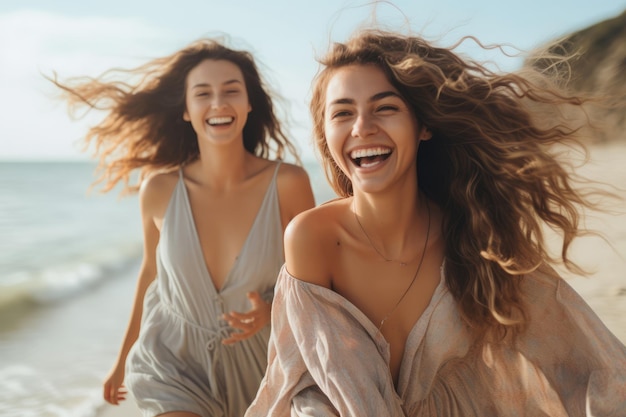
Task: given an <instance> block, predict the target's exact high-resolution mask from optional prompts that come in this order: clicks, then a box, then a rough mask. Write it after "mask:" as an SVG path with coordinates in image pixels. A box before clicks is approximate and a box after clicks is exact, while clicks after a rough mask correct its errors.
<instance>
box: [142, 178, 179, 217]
mask: <svg viewBox="0 0 626 417" xmlns="http://www.w3.org/2000/svg"><path fill="white" fill-rule="evenodd" d="M178 179H179V173H178V171H171V172H161V173H157V174H153V175H150V176H149V177H148V178H146V179H144V180H143V181H142V183H141V187H140V189H139V201H140V204H141V206H142V210H144V211H145V210H147V211H149V212H152V214H153V215H155V216H157V217H162V215H163V213H164V211H165V208H166V207H167V204H168V202H169V200H170V198H171V196H172V192H173V191H174V187H175V186H176V183H177V182H178Z"/></svg>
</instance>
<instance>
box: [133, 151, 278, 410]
mask: <svg viewBox="0 0 626 417" xmlns="http://www.w3.org/2000/svg"><path fill="white" fill-rule="evenodd" d="M279 166H280V161H279V162H278V163H277V166H276V168H275V172H274V175H273V177H272V179H271V181H270V184H269V186H268V189H267V191H266V193H265V196H264V199H263V202H262V204H261V207H260V209H259V211H258V213H257V215H256V218H255V220H254V223H253V225H252V227H251V229H250V231H249V234H248V236H247V238H246V241H245V243H244V245H243V247H242V249H241V252H240V254H239V256H238V258H237V259H236V261H235V263H234V265H233V267H232V269H231V270H230V272H229V273H228V275H227V277H226V279H225V281H224V284H223V286H222V288H221V290H220V291H217V290H216V288H215V286H214V284H213V281H212V280H211V277H210V274H209V271H208V269H207V266H206V263H205V261H204V256H203V254H202V249H201V247H200V241H199V237H198V233H197V230H196V227H195V224H194V220H193V216H192V212H191V206H190V203H189V198H188V195H187V190H186V187H185V183H184V181H183V177H182V171H181V172H180V177H179V180H178V183H177V185H176V186H175V188H174V191H173V193H172V197H171V199H170V202H169V204H168V208H167V210H166V213H165V218H164V220H163V227H162V230H161V235H160V240H159V244H158V247H157V276H156V279H155V280H154V282H153V283H152V284H151V285H150V287H149V288H148V290H147V292H146V295H145V299H144V310H143V317H142V322H141V330H140V334H139V338H138V340H137V342H136V343H135V344H134V345H133V347H132V349H131V351H130V352H129V354H128V358H127V360H126V380H125V381H126V385H127V387H128V389H129V391H130V392H131V394H132V396H133V397H134V398H135V400H136V402H137V405H138V406H139V408H140V409H141V410H142V412H143V415H144V416H155V415H158V414H162V413H164V412H168V411H190V412H194V413H196V414H198V415H200V416H211V417H220V416H224V417H230V416H233V417H234V416H237V417H240V416H242V415H243V414H244V412H245V410H246V408H247V407H248V405H249V404H250V402H251V401H252V400H253V399H254V396H255V394H256V392H257V388H258V386H259V383H260V381H261V379H262V377H263V374H264V372H265V368H266V365H267V343H268V339H269V335H270V326H269V325H268V326H266V327H265V328H263V329H262V330H261V331H259V332H258V333H256V334H255V335H254V336H252V337H251V338H249V339H246V340H244V341H242V342H238V343H235V344H234V345H223V344H222V343H221V341H222V340H223V339H224V338H226V337H228V336H229V335H230V333H231V331H233V330H232V329H231V328H230V327H229V326H228V325H227V323H226V322H225V321H223V320H222V319H221V315H222V314H223V313H225V312H228V311H233V310H234V311H239V312H245V311H248V310H250V308H251V304H250V302H249V300H248V298H247V297H246V294H247V293H248V292H250V291H257V292H259V293H260V294H261V295H262V297H263V298H264V299H265V300H267V301H271V299H272V297H273V289H274V285H275V282H276V277H277V275H278V272H279V270H280V267H281V266H282V264H283V262H284V255H283V230H282V224H281V218H280V208H279V203H278V192H277V189H276V175H277V173H278V168H279Z"/></svg>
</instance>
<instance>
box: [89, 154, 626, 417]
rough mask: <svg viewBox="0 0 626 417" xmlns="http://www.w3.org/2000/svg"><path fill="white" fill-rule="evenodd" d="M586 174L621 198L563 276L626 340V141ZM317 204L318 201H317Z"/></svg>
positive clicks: (111, 409)
mask: <svg viewBox="0 0 626 417" xmlns="http://www.w3.org/2000/svg"><path fill="white" fill-rule="evenodd" d="M580 172H581V173H582V174H584V175H585V176H587V177H589V178H591V179H593V180H597V181H602V182H606V183H608V184H612V185H614V186H616V187H621V188H622V190H619V191H617V193H618V194H619V195H620V196H621V197H622V198H624V199H625V200H624V201H621V202H619V203H618V204H617V205H615V204H614V205H613V206H612V208H613V209H614V210H615V212H616V213H615V214H608V213H600V214H598V213H593V215H591V216H590V217H589V218H588V220H587V226H588V227H589V228H592V229H595V230H597V231H599V232H600V233H602V234H604V235H605V236H606V238H607V240H608V242H610V243H611V245H612V246H613V247H611V246H610V245H609V244H608V243H606V242H605V241H603V240H601V239H598V238H592V237H585V238H582V239H580V240H579V241H578V242H576V244H575V245H574V247H573V249H572V250H573V252H572V254H573V259H575V260H576V261H578V262H579V263H580V264H581V265H582V266H583V267H586V268H588V269H593V270H595V271H596V273H595V274H594V275H592V276H591V277H574V276H571V275H568V274H565V273H564V275H565V276H566V278H567V279H568V282H569V283H570V284H571V285H572V286H573V287H574V288H575V289H576V290H577V291H578V292H579V293H580V294H581V295H582V296H583V298H584V299H585V300H586V301H587V302H588V303H589V305H590V306H591V307H592V308H593V309H594V311H595V312H596V313H597V314H598V315H599V316H600V318H601V319H602V320H603V321H604V323H605V324H606V325H607V327H608V328H609V329H610V330H611V331H612V332H613V333H614V334H615V335H616V336H617V337H618V338H619V339H620V340H621V341H622V342H623V343H626V189H624V188H625V187H626V144H610V145H595V146H593V147H592V148H591V161H590V162H589V163H588V164H586V165H585V166H584V167H582V169H581V170H580ZM318 203H319V202H318ZM98 416H99V417H135V416H137V417H139V416H141V413H140V412H139V410H138V409H137V407H136V405H135V404H134V403H133V401H132V399H129V400H127V401H125V402H124V403H123V404H122V405H120V406H117V407H116V406H109V405H105V406H103V407H102V408H101V410H100V412H99V414H98Z"/></svg>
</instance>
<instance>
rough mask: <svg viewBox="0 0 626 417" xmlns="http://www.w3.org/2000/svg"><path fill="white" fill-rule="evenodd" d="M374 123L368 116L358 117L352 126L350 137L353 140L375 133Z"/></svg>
mask: <svg viewBox="0 0 626 417" xmlns="http://www.w3.org/2000/svg"><path fill="white" fill-rule="evenodd" d="M377 130H378V129H377V127H376V123H374V120H373V119H372V117H370V116H368V115H359V116H358V117H357V118H356V120H355V121H354V124H353V125H352V136H353V137H355V138H365V137H367V136H369V135H371V134H372V133H375V132H376V131H377Z"/></svg>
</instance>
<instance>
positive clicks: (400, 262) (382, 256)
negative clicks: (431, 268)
mask: <svg viewBox="0 0 626 417" xmlns="http://www.w3.org/2000/svg"><path fill="white" fill-rule="evenodd" d="M426 206H427V208H428V227H430V206H429V205H428V199H426ZM352 214H353V215H354V220H356V222H357V224H358V225H359V228H360V229H361V231H362V232H363V234H364V235H365V237H366V238H367V241H368V242H369V244H370V246H371V247H372V249H374V251H375V252H376V253H377V254H378V256H380V257H381V258H383V260H384V261H385V262H394V263H397V264H399V265H400V266H407V265H408V264H410V263H412V262H413V261H414V260H415V258H416V257H417V255H415V257H413V258H411V259H409V260H408V261H406V262H405V261H398V260H396V259H389V258H387V257H386V256H385V255H383V253H382V252H381V251H379V250H378V249H377V248H376V245H374V242H372V239H371V238H370V235H368V234H367V232H366V231H365V228H364V227H363V225H362V224H361V221H360V220H359V216H357V214H356V208H355V206H354V198H353V200H352Z"/></svg>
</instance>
